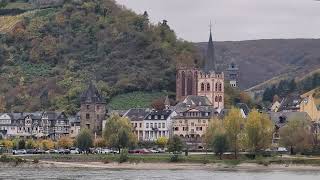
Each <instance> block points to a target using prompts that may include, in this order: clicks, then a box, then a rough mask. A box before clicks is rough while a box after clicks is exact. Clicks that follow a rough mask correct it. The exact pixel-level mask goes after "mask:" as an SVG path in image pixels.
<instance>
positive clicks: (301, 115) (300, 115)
mask: <svg viewBox="0 0 320 180" xmlns="http://www.w3.org/2000/svg"><path fill="white" fill-rule="evenodd" d="M269 116H270V118H271V120H272V122H273V123H274V124H275V125H276V126H278V127H279V128H281V127H283V126H284V125H286V124H287V123H288V122H289V121H292V120H296V119H300V120H306V121H311V118H310V116H309V115H308V114H307V113H306V112H270V113H269Z"/></svg>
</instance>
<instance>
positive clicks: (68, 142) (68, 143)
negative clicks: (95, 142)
mask: <svg viewBox="0 0 320 180" xmlns="http://www.w3.org/2000/svg"><path fill="white" fill-rule="evenodd" d="M72 145H73V141H72V139H70V138H68V137H61V138H60V139H59V140H58V147H60V148H65V149H68V148H71V147H72Z"/></svg>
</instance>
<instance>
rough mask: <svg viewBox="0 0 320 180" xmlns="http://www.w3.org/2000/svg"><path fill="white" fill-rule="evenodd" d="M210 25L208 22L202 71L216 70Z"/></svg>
mask: <svg viewBox="0 0 320 180" xmlns="http://www.w3.org/2000/svg"><path fill="white" fill-rule="evenodd" d="M211 28H212V25H211V22H210V36H209V42H208V49H207V56H206V59H205V63H204V71H205V72H207V73H208V72H210V71H215V70H216V64H215V58H214V45H213V40H212V39H213V38H212V30H211Z"/></svg>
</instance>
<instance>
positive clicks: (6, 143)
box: [2, 140, 13, 149]
mask: <svg viewBox="0 0 320 180" xmlns="http://www.w3.org/2000/svg"><path fill="white" fill-rule="evenodd" d="M2 145H3V146H4V147H5V148H6V149H12V148H13V142H12V141H10V140H4V141H3V142H2Z"/></svg>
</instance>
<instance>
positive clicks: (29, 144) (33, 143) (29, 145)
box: [26, 139, 36, 149]
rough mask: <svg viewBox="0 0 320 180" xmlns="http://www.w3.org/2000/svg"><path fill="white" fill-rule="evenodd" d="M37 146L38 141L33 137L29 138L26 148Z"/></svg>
mask: <svg viewBox="0 0 320 180" xmlns="http://www.w3.org/2000/svg"><path fill="white" fill-rule="evenodd" d="M35 147H36V142H35V141H34V140H32V139H29V140H27V142H26V148H27V149H34V148H35Z"/></svg>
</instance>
